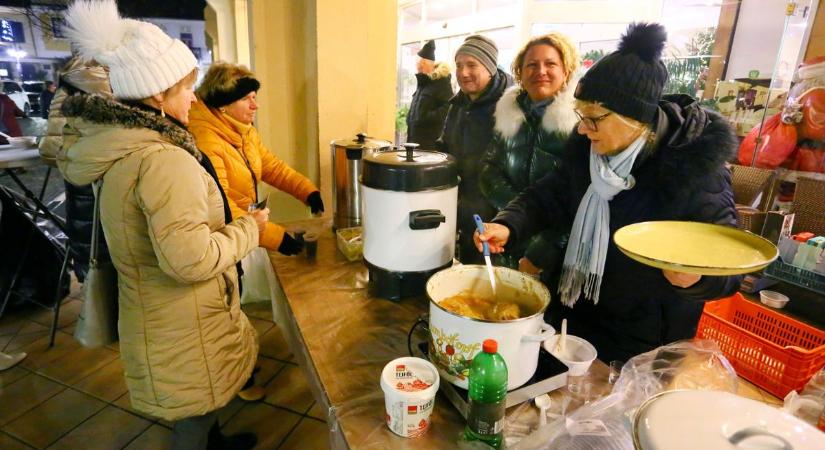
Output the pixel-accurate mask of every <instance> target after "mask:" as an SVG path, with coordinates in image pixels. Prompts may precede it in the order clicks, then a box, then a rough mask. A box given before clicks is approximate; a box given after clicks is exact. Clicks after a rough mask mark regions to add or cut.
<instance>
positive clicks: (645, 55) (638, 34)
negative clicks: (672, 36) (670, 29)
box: [618, 22, 667, 63]
mask: <svg viewBox="0 0 825 450" xmlns="http://www.w3.org/2000/svg"><path fill="white" fill-rule="evenodd" d="M665 42H667V31H665V27H663V26H661V25H659V24H658V23H644V22H641V23H632V24H630V26H629V27H628V28H627V31H626V32H625V34H624V35H622V40H621V41H620V42H619V49H618V51H619V52H620V53H624V54H628V53H635V54H637V55H639V58H641V59H642V60H644V61H647V62H651V63H652V62H654V61H658V60H659V59H660V58H661V57H662V51H663V50H664V49H665Z"/></svg>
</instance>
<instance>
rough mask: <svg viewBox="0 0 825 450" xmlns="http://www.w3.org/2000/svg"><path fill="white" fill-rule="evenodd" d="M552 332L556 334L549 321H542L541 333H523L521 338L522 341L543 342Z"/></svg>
mask: <svg viewBox="0 0 825 450" xmlns="http://www.w3.org/2000/svg"><path fill="white" fill-rule="evenodd" d="M554 334H556V330H555V329H554V328H553V327H551V326H550V324H549V323H546V322H542V324H541V333H539V334H525V335H524V336H522V337H521V340H522V341H523V342H544V341H546V340H548V339H550V338H551V337H552V336H553V335H554Z"/></svg>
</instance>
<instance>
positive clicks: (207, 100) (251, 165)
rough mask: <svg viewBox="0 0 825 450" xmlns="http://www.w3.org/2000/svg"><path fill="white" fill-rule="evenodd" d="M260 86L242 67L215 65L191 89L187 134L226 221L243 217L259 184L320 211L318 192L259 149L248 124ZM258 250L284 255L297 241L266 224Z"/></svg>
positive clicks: (294, 248)
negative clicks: (222, 197) (219, 196)
mask: <svg viewBox="0 0 825 450" xmlns="http://www.w3.org/2000/svg"><path fill="white" fill-rule="evenodd" d="M260 86H261V84H260V82H258V80H257V79H255V76H254V74H253V73H252V72H251V71H250V70H249V69H247V68H246V67H245V66H242V65H236V64H229V63H224V62H217V63H215V64H212V66H211V67H210V68H209V70H208V71H207V72H206V75H205V76H204V78H203V82H202V83H201V85H200V87H198V89H197V90H196V94H197V96H198V99H199V100H200V101H198V102H197V103H195V104H194V105H193V106H192V109H191V111H190V112H189V131H190V132H191V133H192V134H193V135H194V136H195V141H196V142H197V145H198V148H199V149H200V150H201V151H202V152H203V153H205V154H206V155H207V156H209V159H210V160H211V161H212V165H214V166H215V171H216V172H217V174H218V179H219V180H220V183H221V187H223V190H224V192H226V196H227V199H228V200H229V209H230V210H231V211H232V218H233V219H237V218H238V217H241V216H243V215H246V214H248V210H249V207H250V206H251V205H254V204H256V203H258V202H259V201H260V199H258V194H257V192H258V190H257V185H258V182H259V181H263V182H264V183H267V184H269V185H270V186H273V187H275V188H277V189H280V190H282V191H284V192H286V193H288V194H290V195H292V196H293V197H295V198H297V199H298V200H301V201H302V202H304V203H306V204H307V205H308V206H309V207H310V209H311V210H312V213H313V214H316V213H319V212H323V211H324V203H323V202H322V201H321V193H320V192H319V191H318V188H317V187H315V185H314V184H313V183H312V182H311V181H310V180H309V179H308V178H307V177H305V176H303V175H302V174H300V173H298V172H297V171H296V170H295V169H293V168H291V167H289V166H288V165H287V164H286V163H285V162H283V161H281V160H280V159H278V158H277V157H275V155H273V154H272V153H271V152H270V151H269V150H268V149H267V148H266V147H264V145H263V143H262V142H261V137H260V135H259V134H258V130H256V129H255V127H254V126H253V125H252V121H253V120H254V119H255V111H256V110H257V109H258V103H257V100H256V95H257V92H258V89H259V88H260ZM260 245H261V247H264V248H267V249H270V250H277V251H279V252H281V253H283V254H285V255H294V254H296V253H298V252H300V251H301V249H302V244H301V243H300V242H298V241H297V240H295V239H294V238H293V237H292V236H290V235H289V234H288V233H286V231H285V230H284V228H283V227H282V226H280V225H277V224H274V223H272V222H269V223H267V224H266V227H265V228H264V230H263V232H262V234H261V238H260Z"/></svg>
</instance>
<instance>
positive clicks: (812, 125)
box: [797, 87, 825, 141]
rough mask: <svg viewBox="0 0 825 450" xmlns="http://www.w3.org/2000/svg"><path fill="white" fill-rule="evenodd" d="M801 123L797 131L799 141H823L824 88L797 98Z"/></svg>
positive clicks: (824, 131)
mask: <svg viewBox="0 0 825 450" xmlns="http://www.w3.org/2000/svg"><path fill="white" fill-rule="evenodd" d="M799 103H800V104H801V105H802V122H800V123H799V126H798V128H797V131H798V133H799V139H810V140H812V141H825V87H822V88H814V89H811V90H809V91H808V92H806V93H804V94H803V95H802V96H801V97H800V98H799Z"/></svg>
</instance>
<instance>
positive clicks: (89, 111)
mask: <svg viewBox="0 0 825 450" xmlns="http://www.w3.org/2000/svg"><path fill="white" fill-rule="evenodd" d="M65 19H66V23H67V29H66V33H67V36H68V37H69V38H70V40H71V41H72V44H73V45H74V46H75V48H77V49H78V51H79V53H80V55H81V56H82V57H83V58H85V59H88V60H91V59H94V60H95V61H98V62H99V63H100V64H102V65H104V66H106V67H108V68H109V82H110V85H111V88H112V94H113V97H114V98H110V97H106V96H101V95H96V94H85V93H77V94H75V95H72V96H71V97H68V98H66V99H65V100H64V101H63V105H62V107H61V109H62V111H63V113H64V115H65V117H66V120H67V125H68V126H71V127H73V128H75V129H77V130H78V131H79V136H67V135H64V137H63V139H64V147H66V151H65V152H62V153H60V154H59V155H58V159H57V164H58V167H59V168H60V170H61V172H62V173H63V175H64V177H65V178H66V179H67V180H68V181H70V182H72V183H75V184H78V185H86V184H89V183H93V182H100V183H101V187H100V191H99V199H100V219H101V224H102V225H103V231H104V232H105V235H106V240H107V242H108V244H109V253H110V255H111V257H112V262H113V263H114V266H115V268H116V269H117V273H118V291H119V292H118V297H119V320H118V331H119V335H120V356H121V360H122V362H123V368H124V371H125V378H126V385H127V387H128V388H129V396H130V399H131V404H132V407H133V408H134V409H136V410H137V411H140V412H142V413H145V414H148V415H150V416H154V417H158V418H161V419H165V420H169V421H173V422H174V425H173V428H172V436H171V441H172V442H171V445H170V448H174V449H184V450H189V449H198V450H201V449H206V448H208V449H218V448H220V449H236V450H239V449H251V448H253V447H254V446H255V444H256V442H257V438H256V437H255V435H254V434H252V433H243V434H238V435H234V436H224V435H222V434H221V432H220V427H219V424H218V414H219V412H220V411H221V409H222V408H223V407H224V406H225V405H227V404H228V403H229V401H230V400H232V399H233V398H234V397H235V395H237V393H238V392H239V391H240V390H241V389H242V388H243V387H244V385H245V384H246V383H247V382H248V380H249V379H250V377H251V375H252V372H253V369H254V367H255V361H256V358H257V354H258V342H257V338H256V334H255V329H254V328H253V327H252V325H251V324H250V322H249V320H248V319H247V317H246V315H245V314H244V313H243V311H242V310H241V308H240V298H239V294H238V291H239V289H238V274H237V271H236V268H235V266H236V264H237V263H238V262H239V261H240V260H241V258H243V257H244V256H246V254H248V253H249V252H250V251H252V250H253V249H254V248H256V247H257V246H258V240H259V235H260V233H261V230H262V229H263V227H264V224H265V223H266V222H267V218H268V213H269V211H268V210H266V209H263V210H258V211H255V212H253V213H251V214H249V215H246V216H243V217H239V218H237V219H236V220H231V217H230V216H229V214H228V212H229V211H228V207H227V206H226V198H225V196H224V194H223V192H222V191H221V188H220V184H218V183H217V181H216V180H215V178H216V175H215V171H214V168H213V167H212V165H211V163H210V161H209V159H208V158H206V157H205V156H204V155H202V154H201V152H200V151H198V149H197V147H196V146H195V140H194V138H193V137H192V135H191V134H189V132H188V131H187V130H186V123H187V122H188V120H189V109H190V108H191V105H192V103H193V102H195V101H196V98H195V94H194V90H193V88H194V82H195V79H196V78H197V64H198V62H197V59H196V58H195V56H194V55H193V54H192V52H191V50H189V48H188V47H187V46H186V45H185V44H184V43H183V42H181V41H180V40H177V39H172V38H170V37H169V36H167V35H166V34H165V33H164V32H163V31H162V30H161V29H160V28H158V27H157V26H156V25H153V24H150V23H147V22H142V21H138V20H131V19H121V18H120V16H119V14H118V12H117V5H116V4H115V2H114V1H113V0H105V1H88V0H81V1H75V2H74V3H72V4H71V6H69V8H68V10H67V12H66V15H65ZM113 432H116V430H113Z"/></svg>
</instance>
